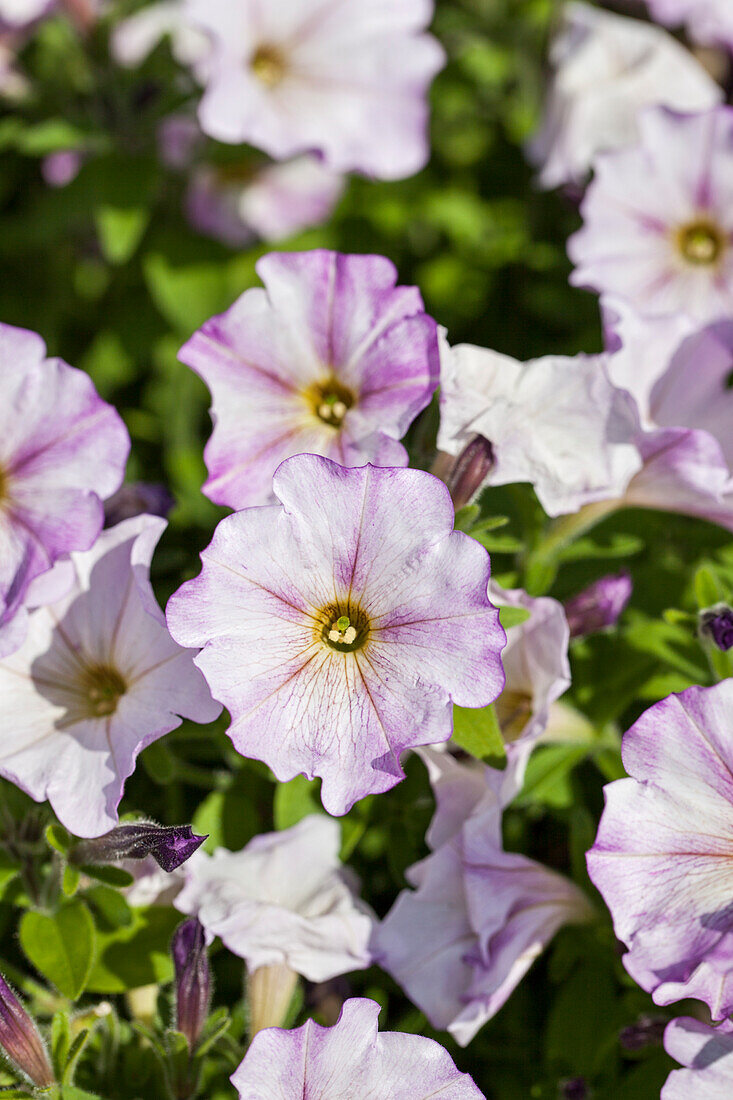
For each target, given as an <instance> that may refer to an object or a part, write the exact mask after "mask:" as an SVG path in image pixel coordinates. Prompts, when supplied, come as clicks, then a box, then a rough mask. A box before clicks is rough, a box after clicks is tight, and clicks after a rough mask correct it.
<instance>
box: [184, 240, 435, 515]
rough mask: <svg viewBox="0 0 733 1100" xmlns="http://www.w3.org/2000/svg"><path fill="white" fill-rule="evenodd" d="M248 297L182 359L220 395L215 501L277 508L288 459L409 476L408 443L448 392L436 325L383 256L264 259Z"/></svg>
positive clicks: (212, 483)
mask: <svg viewBox="0 0 733 1100" xmlns="http://www.w3.org/2000/svg"><path fill="white" fill-rule="evenodd" d="M257 271H258V274H259V275H260V277H261V278H262V281H263V282H264V283H265V289H262V288H255V289H252V290H248V291H245V293H244V294H243V295H242V296H241V298H239V299H238V300H237V301H236V302H235V303H234V305H233V306H232V307H231V309H229V310H228V311H227V312H226V313H224V314H222V315H221V316H219V317H213V318H212V319H211V320H210V321H207V322H206V324H205V325H204V326H203V327H202V328H201V329H200V330H199V331H198V332H196V333H194V335H193V336H192V337H191V339H190V340H189V341H188V343H187V344H185V345H184V347H183V348H182V349H181V351H180V353H179V358H180V359H181V360H182V362H184V363H186V364H187V365H188V366H189V367H192V368H193V369H194V370H195V371H196V372H197V373H198V374H200V375H201V377H202V378H203V379H204V381H205V382H206V383H207V385H208V386H209V389H210V390H211V392H212V394H213V407H212V416H213V420H214V432H213V434H212V437H211V439H210V440H209V442H208V444H207V446H206V450H205V451H204V457H205V459H206V465H207V468H208V471H209V480H208V481H207V482H206V484H205V486H204V492H205V493H206V495H207V496H209V497H210V498H211V499H212V500H213V501H215V502H216V503H217V504H227V505H229V506H230V507H232V508H245V507H248V506H249V505H252V504H267V503H269V502H271V501H272V500H273V496H272V475H273V473H274V472H275V470H276V468H277V467H278V465H279V464H280V463H281V462H282V461H283V459H286V458H289V457H290V456H291V455H296V454H304V453H310V454H321V455H325V456H326V457H328V458H331V459H334V460H335V461H336V462H339V463H340V464H341V465H343V466H360V465H363V463H365V462H372V463H374V464H375V465H378V466H406V465H407V452H406V450H405V449H404V447H403V446H402V444H401V443H399V442H398V441H399V440H400V439H401V438H402V436H403V435H404V434H405V432H406V431H407V429H408V427H409V425H410V423H411V422H412V420H413V419H414V418H415V417H416V416H417V414H418V413H419V412H420V411H421V410H422V409H423V408H425V406H426V405H427V404H428V403H429V401H430V398H431V397H432V394H433V392H434V391H435V387H436V385H437V383H438V373H439V353H438V344H437V334H436V333H437V330H436V325H435V322H434V321H433V320H432V318H430V317H428V316H427V314H426V313H425V311H424V306H423V302H422V298H421V297H420V292H419V291H418V290H417V288H416V287H398V286H396V285H395V284H396V281H397V272H396V270H395V268H394V266H393V265H392V264H391V263H390V261H389V260H387V259H385V258H384V257H382V256H342V255H340V254H339V253H337V252H327V251H324V250H316V251H313V252H300V253H273V254H271V255H269V256H264V257H263V258H262V259H261V260H260V261H259V262H258V264H257Z"/></svg>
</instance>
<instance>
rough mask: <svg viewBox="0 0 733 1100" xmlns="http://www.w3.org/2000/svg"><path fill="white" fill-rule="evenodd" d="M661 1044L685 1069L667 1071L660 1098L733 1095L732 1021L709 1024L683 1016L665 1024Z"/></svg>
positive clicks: (724, 1099)
mask: <svg viewBox="0 0 733 1100" xmlns="http://www.w3.org/2000/svg"><path fill="white" fill-rule="evenodd" d="M664 1046H665V1049H666V1051H667V1054H670V1055H671V1056H672V1057H673V1058H674V1059H675V1061H677V1062H680V1064H681V1065H683V1066H686V1067H687V1068H686V1069H676V1070H674V1071H673V1072H672V1073H670V1075H669V1077H668V1078H667V1081H666V1084H665V1085H664V1087H663V1088H662V1092H661V1097H660V1100H690V1098H691V1097H694V1098H695V1100H729V1097H730V1096H731V1095H733V1022H731V1021H730V1020H725V1021H724V1022H723V1023H722V1024H719V1025H718V1026H717V1027H710V1026H709V1025H708V1024H704V1023H702V1022H701V1021H700V1020H694V1019H691V1018H690V1017H689V1016H683V1017H681V1018H680V1019H677V1020H672V1021H671V1022H670V1023H669V1024H668V1025H667V1029H666V1031H665V1033H664Z"/></svg>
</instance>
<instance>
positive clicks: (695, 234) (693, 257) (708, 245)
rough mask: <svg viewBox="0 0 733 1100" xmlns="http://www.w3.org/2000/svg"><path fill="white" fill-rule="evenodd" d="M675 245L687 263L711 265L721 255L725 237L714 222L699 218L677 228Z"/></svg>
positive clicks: (703, 265)
mask: <svg viewBox="0 0 733 1100" xmlns="http://www.w3.org/2000/svg"><path fill="white" fill-rule="evenodd" d="M677 247H678V248H679V250H680V252H681V253H682V256H683V258H684V259H685V260H687V262H688V263H690V264H695V265H696V266H699V267H711V266H712V265H713V264H716V263H717V262H718V260H719V259H720V258H721V256H722V255H723V252H724V251H725V247H726V238H725V234H724V233H723V231H722V230H721V229H719V228H718V226H717V225H715V223H714V222H711V221H707V220H706V219H705V218H701V219H700V220H699V221H696V222H692V223H691V224H690V225H685V226H683V227H682V228H681V229H680V230H678V232H677Z"/></svg>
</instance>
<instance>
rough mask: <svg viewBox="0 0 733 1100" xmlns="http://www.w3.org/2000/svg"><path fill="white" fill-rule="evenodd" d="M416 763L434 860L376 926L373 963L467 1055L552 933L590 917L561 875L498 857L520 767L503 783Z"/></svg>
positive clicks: (439, 761) (418, 870) (442, 757)
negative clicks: (430, 792) (426, 789)
mask: <svg viewBox="0 0 733 1100" xmlns="http://www.w3.org/2000/svg"><path fill="white" fill-rule="evenodd" d="M421 755H422V756H423V758H424V759H426V760H427V762H428V766H429V769H430V773H431V782H432V783H433V786H434V788H435V793H436V800H437V809H436V813H435V816H434V818H433V821H432V823H431V826H430V829H429V831H428V834H427V838H426V839H427V842H428V844H429V846H430V847H431V848H432V853H431V854H430V855H429V856H428V857H427V858H426V859H424V860H422V861H421V862H420V863H417V864H415V865H414V866H413V867H411V868H409V869H408V871H407V872H406V875H407V880H408V882H409V883H410V884H411V885H412V886H414V887H416V889H415V890H405V891H403V892H402V893H401V894H400V895H399V896H398V898H397V901H396V902H395V904H394V905H393V907H392V909H391V910H390V911H389V913H388V914H387V916H386V917H385V919H384V920H383V921H382V923H381V925H380V926H379V928H378V930H377V932H376V935H375V942H374V952H375V959H376V961H377V962H378V963H379V964H380V965H381V966H382V967H383V968H384V969H385V970H387V971H388V973H390V974H391V975H392V977H393V978H394V979H395V980H396V981H397V982H398V983H399V984H400V985H401V986H402V988H403V989H404V990H405V992H406V993H407V995H408V997H410V999H411V1000H412V1001H413V1002H414V1003H415V1004H416V1005H417V1006H418V1007H419V1008H420V1009H421V1011H423V1012H424V1013H425V1015H426V1016H427V1017H428V1019H429V1021H430V1023H431V1024H432V1025H433V1027H437V1028H446V1029H447V1030H448V1031H449V1032H450V1033H451V1035H452V1036H453V1038H454V1039H455V1040H456V1042H457V1043H459V1044H460V1045H461V1046H466V1045H467V1044H468V1043H469V1042H470V1041H471V1039H473V1037H474V1036H475V1034H476V1033H477V1031H478V1030H479V1029H480V1028H481V1027H482V1026H483V1025H484V1024H485V1023H486V1021H487V1020H490V1019H491V1017H492V1016H494V1015H495V1014H496V1013H497V1012H498V1011H499V1009H500V1008H501V1007H502V1005H503V1004H504V1003H505V1002H506V1000H507V998H508V997H509V996H510V995H511V993H512V992H513V990H514V989H515V988H516V986H517V985H518V984H519V982H520V981H521V980H522V978H523V977H524V975H525V974H526V973H527V971H528V970H529V968H530V966H531V965H532V963H533V962H534V960H535V959H536V958H537V956H538V955H540V954H541V952H542V951H543V950H544V948H545V947H546V946H547V944H548V943H549V942H550V940H551V939H552V938H553V937H554V935H555V933H556V932H557V931H558V929H560V928H561V927H562V926H563V925H564V924H568V923H583V922H585V921H587V920H589V919H590V918H591V916H592V910H591V906H590V903H589V902H588V901H587V899H586V898H585V896H584V895H583V893H582V892H581V891H580V890H579V889H578V887H577V886H575V885H574V883H572V882H570V881H569V880H568V879H566V878H564V877H563V876H562V875H559V874H557V873H556V872H555V871H551V870H549V869H548V868H547V867H543V866H542V865H541V864H539V863H535V862H534V861H533V860H531V859H527V858H526V856H523V855H518V854H515V853H510V852H505V851H503V848H502V840H501V814H502V808H503V806H504V805H506V803H507V802H508V801H510V799H511V798H512V797H513V795H514V794H515V793H516V791H517V788H518V786H519V783H520V782H521V778H520V777H521V768H517V766H516V764H515V763H513V762H512V761H511V760H510V765H509V769H508V774H507V773H502V772H496V771H492V769H490V768H486V769H484V774H483V775H480V774H478V773H477V772H476V771H474V770H473V769H469V768H467V767H465V766H463V765H461V764H458V763H457V762H456V761H455V760H453V759H452V758H451V757H450V756H449V755H448V754H446V753H436V752H432V753H430V752H429V751H426V750H423V751H422V753H421ZM415 929H419V930H420V935H419V936H416V935H415Z"/></svg>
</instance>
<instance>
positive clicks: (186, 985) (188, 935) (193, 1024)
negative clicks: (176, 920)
mask: <svg viewBox="0 0 733 1100" xmlns="http://www.w3.org/2000/svg"><path fill="white" fill-rule="evenodd" d="M171 954H172V955H173V965H174V967H175V970H176V1027H177V1028H178V1030H179V1031H181V1032H183V1034H184V1035H185V1036H186V1039H187V1041H188V1047H189V1050H193V1049H194V1047H195V1046H196V1043H197V1041H198V1037H199V1035H200V1034H201V1030H202V1028H203V1026H204V1024H205V1022H206V1017H207V1016H208V1013H209V1003H210V1001H211V971H210V969H209V956H208V952H207V949H206V938H205V936H204V929H203V926H202V925H201V924H200V923H199V921H198V920H197V919H196V918H195V917H193V918H192V919H191V920H187V921H184V922H183V924H179V926H178V928H177V929H176V930H175V932H174V933H173V941H172V943H171Z"/></svg>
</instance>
